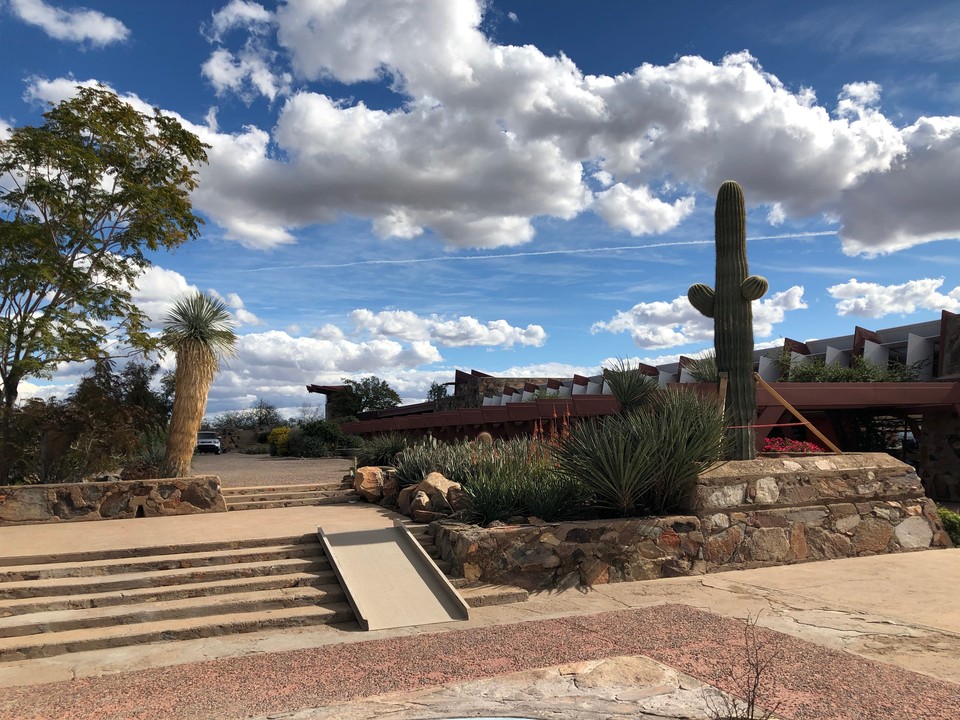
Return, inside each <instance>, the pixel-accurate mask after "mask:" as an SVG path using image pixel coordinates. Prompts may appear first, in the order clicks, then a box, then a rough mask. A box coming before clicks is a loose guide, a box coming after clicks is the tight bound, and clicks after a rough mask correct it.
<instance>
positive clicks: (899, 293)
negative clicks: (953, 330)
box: [827, 278, 960, 318]
mask: <svg viewBox="0 0 960 720" xmlns="http://www.w3.org/2000/svg"><path fill="white" fill-rule="evenodd" d="M943 283H944V279H943V278H923V279H920V280H909V281H907V282H905V283H901V284H899V285H880V284H878V283H867V282H859V281H858V280H857V279H856V278H853V279H851V280H850V281H849V282H845V283H841V284H839V285H834V286H833V287H830V288H827V292H828V293H830V296H831V297H833V298H836V299H837V300H839V302H838V303H837V312H838V313H839V314H840V315H858V316H861V317H870V318H879V317H883V316H885V315H892V314H900V315H908V314H910V313H913V312H916V311H917V310H949V311H951V312H958V311H960V287H955V288H953V290H950V291H949V292H948V293H946V294H944V293H941V292H940V287H941V286H942V285H943Z"/></svg>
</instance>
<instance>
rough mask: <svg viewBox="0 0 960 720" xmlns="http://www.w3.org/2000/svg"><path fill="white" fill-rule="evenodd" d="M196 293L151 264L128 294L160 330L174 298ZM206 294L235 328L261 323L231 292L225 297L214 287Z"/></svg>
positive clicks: (178, 277) (194, 288)
mask: <svg viewBox="0 0 960 720" xmlns="http://www.w3.org/2000/svg"><path fill="white" fill-rule="evenodd" d="M198 290H199V288H197V286H196V285H193V284H191V283H188V282H187V279H186V278H185V277H184V276H183V275H181V274H180V273H178V272H177V271H175V270H168V269H166V268H163V267H160V266H159V265H152V266H150V267H148V268H147V269H146V270H144V272H143V273H142V274H141V275H140V277H139V278H137V281H136V287H135V288H134V289H133V291H132V292H131V295H132V297H133V302H134V303H135V304H136V305H137V307H139V308H140V309H141V310H142V311H143V312H144V313H146V315H147V317H148V318H150V323H149V324H150V327H153V328H159V327H160V326H161V325H162V324H163V318H164V317H165V316H166V314H167V313H168V312H169V311H170V308H171V307H173V303H174V302H176V300H177V298H179V297H182V296H184V295H190V294H193V293H195V292H198ZM207 292H208V293H209V294H210V295H212V296H213V297H215V298H218V299H220V300H222V301H223V302H224V303H225V304H226V305H227V307H228V308H229V309H230V314H231V316H232V317H233V319H234V322H235V323H236V325H237V326H238V327H243V326H248V325H262V324H263V321H262V320H260V318H258V317H257V316H256V315H254V314H253V313H252V312H250V311H249V310H247V309H246V308H245V307H244V304H243V300H242V299H241V298H240V296H239V295H238V294H237V293H235V292H231V293H227V295H226V296H224V295H221V294H220V293H219V292H217V291H216V290H215V289H213V288H210V289H209V290H208V291H207Z"/></svg>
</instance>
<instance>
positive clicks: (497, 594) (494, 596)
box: [457, 578, 530, 608]
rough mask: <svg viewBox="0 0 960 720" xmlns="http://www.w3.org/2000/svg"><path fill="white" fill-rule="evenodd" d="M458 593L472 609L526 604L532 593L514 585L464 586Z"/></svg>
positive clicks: (482, 584) (458, 589)
mask: <svg viewBox="0 0 960 720" xmlns="http://www.w3.org/2000/svg"><path fill="white" fill-rule="evenodd" d="M460 579H461V580H462V579H463V578H460ZM457 592H458V593H460V597H462V598H463V599H464V600H465V601H466V603H467V605H469V606H470V607H472V608H476V607H490V606H492V605H509V604H511V603H517V602H526V601H527V600H528V599H529V598H530V593H528V592H527V591H526V590H524V589H523V588H519V587H514V586H513V585H489V584H486V583H476V584H469V585H467V584H464V585H462V586H460V587H458V588H457Z"/></svg>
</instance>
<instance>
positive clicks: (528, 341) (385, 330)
mask: <svg viewBox="0 0 960 720" xmlns="http://www.w3.org/2000/svg"><path fill="white" fill-rule="evenodd" d="M350 319H351V320H352V321H353V323H354V325H355V326H356V327H357V329H359V330H365V331H367V332H369V333H370V334H372V335H374V336H378V335H385V336H387V337H395V338H399V339H401V340H407V341H413V340H430V341H432V342H435V343H437V344H438V345H443V346H446V347H473V346H496V347H504V348H507V347H513V346H514V345H515V344H520V345H527V346H532V347H540V346H542V345H543V343H544V342H545V341H546V339H547V333H546V331H544V329H543V328H542V327H541V326H540V325H527V327H525V328H521V327H514V326H512V325H510V323H508V322H507V321H506V320H491V321H489V322H486V323H481V322H480V321H479V320H477V319H476V318H473V317H470V316H461V317H459V318H455V319H444V318H442V317H440V316H438V315H430V316H427V317H423V316H420V315H417V314H416V313H414V312H410V311H409V310H384V311H381V312H378V313H374V312H371V311H370V310H367V309H365V308H361V309H357V310H354V311H353V312H351V313H350Z"/></svg>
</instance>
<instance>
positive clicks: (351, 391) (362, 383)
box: [327, 375, 400, 418]
mask: <svg viewBox="0 0 960 720" xmlns="http://www.w3.org/2000/svg"><path fill="white" fill-rule="evenodd" d="M343 384H344V385H346V387H347V389H346V390H345V391H343V392H338V393H334V394H332V395H331V396H330V397H329V399H328V400H327V417H331V418H333V417H355V416H357V415H359V414H360V413H362V412H365V411H367V410H385V409H386V408H392V407H396V406H397V405H399V404H400V396H399V395H398V394H397V391H396V390H394V389H393V388H392V387H390V385H389V383H387V381H386V380H381V379H380V378H378V377H377V376H376V375H371V376H370V377H368V378H363V379H362V380H348V379H347V378H343Z"/></svg>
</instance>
